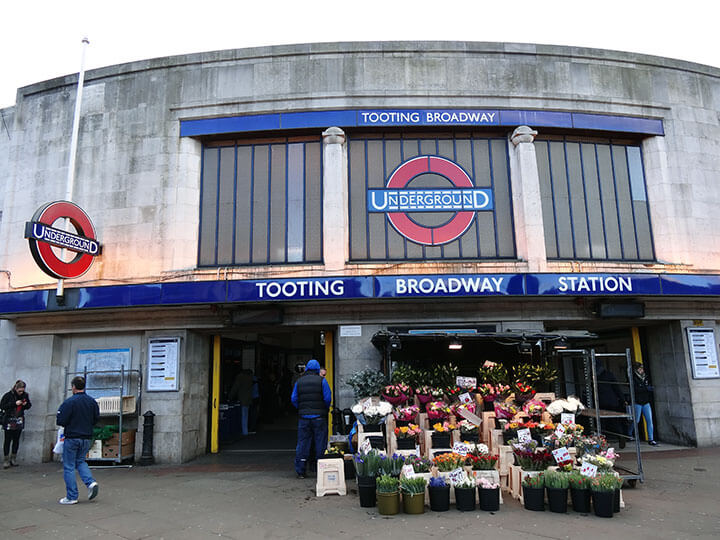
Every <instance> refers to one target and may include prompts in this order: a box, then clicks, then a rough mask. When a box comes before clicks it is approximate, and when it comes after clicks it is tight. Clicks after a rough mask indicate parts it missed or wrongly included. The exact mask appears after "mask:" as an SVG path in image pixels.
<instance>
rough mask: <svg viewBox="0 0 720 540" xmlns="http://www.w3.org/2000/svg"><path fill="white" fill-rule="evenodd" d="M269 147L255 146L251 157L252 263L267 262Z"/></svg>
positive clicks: (268, 235) (268, 237) (268, 236)
mask: <svg viewBox="0 0 720 540" xmlns="http://www.w3.org/2000/svg"><path fill="white" fill-rule="evenodd" d="M269 173H270V147H269V146H266V145H263V146H260V145H258V146H256V147H255V158H254V159H253V191H252V205H253V208H252V212H253V223H252V260H251V263H252V264H264V263H267V262H269V257H268V243H269V242H270V230H269V227H268V217H269V216H268V203H269V189H270V182H269V180H270V178H269Z"/></svg>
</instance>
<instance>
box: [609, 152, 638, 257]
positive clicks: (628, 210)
mask: <svg viewBox="0 0 720 540" xmlns="http://www.w3.org/2000/svg"><path fill="white" fill-rule="evenodd" d="M612 155H613V166H614V171H615V189H616V190H617V191H616V192H617V201H618V215H619V217H620V232H621V234H622V247H623V259H630V260H637V258H638V255H637V244H636V242H635V219H634V216H633V207H632V201H631V199H630V179H629V178H628V169H627V159H626V157H625V147H624V146H615V145H613V146H612Z"/></svg>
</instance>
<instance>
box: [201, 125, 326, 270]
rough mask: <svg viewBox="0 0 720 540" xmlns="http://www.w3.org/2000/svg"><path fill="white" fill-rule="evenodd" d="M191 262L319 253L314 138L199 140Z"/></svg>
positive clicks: (248, 261)
mask: <svg viewBox="0 0 720 540" xmlns="http://www.w3.org/2000/svg"><path fill="white" fill-rule="evenodd" d="M200 205H201V211H200V234H199V238H200V245H199V250H198V264H199V266H233V265H256V264H288V263H307V262H319V261H321V260H322V142H321V141H320V139H319V138H312V139H299V138H298V139H273V140H253V141H248V140H243V141H229V142H220V143H217V142H212V143H206V144H205V145H204V148H203V165H202V179H201V200H200Z"/></svg>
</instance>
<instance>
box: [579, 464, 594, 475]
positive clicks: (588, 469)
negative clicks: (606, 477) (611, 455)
mask: <svg viewBox="0 0 720 540" xmlns="http://www.w3.org/2000/svg"><path fill="white" fill-rule="evenodd" d="M580 474H582V475H583V476H587V477H588V478H595V477H596V476H597V465H593V464H592V463H588V462H587V461H586V462H585V463H583V466H582V467H581V468H580Z"/></svg>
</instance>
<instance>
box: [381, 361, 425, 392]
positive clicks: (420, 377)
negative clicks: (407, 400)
mask: <svg viewBox="0 0 720 540" xmlns="http://www.w3.org/2000/svg"><path fill="white" fill-rule="evenodd" d="M427 377H428V376H427V372H426V371H424V370H422V369H416V368H414V367H411V366H409V365H407V364H400V365H399V366H397V367H396V368H395V370H394V371H393V372H392V376H391V377H390V382H391V383H393V384H400V383H405V384H407V385H408V386H410V387H412V388H415V387H417V386H422V385H423V384H425V381H426V380H427Z"/></svg>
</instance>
